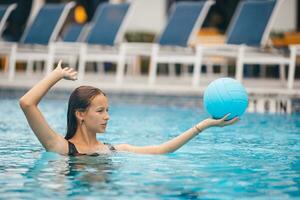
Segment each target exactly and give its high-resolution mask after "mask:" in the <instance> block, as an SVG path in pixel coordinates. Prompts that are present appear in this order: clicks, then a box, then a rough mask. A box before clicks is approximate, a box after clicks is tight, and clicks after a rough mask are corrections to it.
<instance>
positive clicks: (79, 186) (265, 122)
mask: <svg viewBox="0 0 300 200" xmlns="http://www.w3.org/2000/svg"><path fill="white" fill-rule="evenodd" d="M0 105H1V112H0V136H1V140H0V196H1V197H0V198H3V199H37V198H52V199H54V198H55V199H68V198H70V197H71V198H74V199H249V198H254V199H299V197H300V139H299V138H300V137H299V136H300V115H296V114H294V115H261V114H246V115H244V117H243V119H242V120H241V121H240V122H239V123H238V124H236V125H233V126H230V127H224V128H222V129H221V128H211V129H209V130H206V131H205V132H203V133H201V134H200V135H199V136H198V137H196V138H194V139H193V140H192V141H190V142H189V143H188V144H186V145H185V146H184V147H182V148H181V149H179V150H178V151H177V152H175V153H171V154H168V155H158V156H152V155H135V154H130V153H116V154H113V155H107V156H99V157H88V156H82V157H73V158H69V157H65V156H60V155H57V154H54V153H46V152H45V151H44V150H43V148H42V146H41V145H40V144H39V142H38V141H37V139H36V138H35V136H34V134H33V133H32V132H31V130H30V129H29V127H28V125H27V122H26V120H25V117H24V116H23V114H22V113H21V110H20V109H19V107H18V101H17V99H14V98H13V99H3V98H2V99H0ZM40 108H41V110H42V111H43V112H44V114H45V117H46V118H47V119H48V121H49V123H50V125H51V126H52V127H53V128H54V129H55V130H56V131H58V132H61V133H62V134H64V133H65V128H66V109H67V100H65V99H62V100H51V99H46V100H43V101H42V102H41V105H40ZM205 117H206V114H205V113H204V112H203V111H201V110H200V109H199V108H198V107H193V106H191V107H182V106H178V105H173V106H161V105H151V104H147V105H143V104H121V103H118V102H117V101H114V102H113V103H112V104H111V106H110V122H109V125H108V128H107V132H106V133H105V134H104V135H99V136H98V137H99V139H100V140H101V141H104V142H109V143H112V144H117V143H130V144H134V145H149V144H159V143H161V142H163V141H166V140H168V139H170V138H172V137H174V136H176V135H177V134H179V133H181V132H182V131H184V130H185V129H188V128H189V127H191V126H193V125H194V124H195V123H197V122H198V121H200V120H202V119H204V118H205Z"/></svg>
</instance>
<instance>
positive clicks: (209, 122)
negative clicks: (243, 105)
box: [200, 114, 239, 128]
mask: <svg viewBox="0 0 300 200" xmlns="http://www.w3.org/2000/svg"><path fill="white" fill-rule="evenodd" d="M229 115H230V114H227V115H225V116H224V117H223V118H221V119H212V118H208V119H205V120H203V121H202V122H200V124H201V123H203V124H201V125H204V127H206V128H208V127H212V126H219V127H223V126H227V125H230V124H234V123H236V122H237V121H238V120H239V118H238V117H235V118H233V119H231V120H228V121H226V119H227V117H228V116H229Z"/></svg>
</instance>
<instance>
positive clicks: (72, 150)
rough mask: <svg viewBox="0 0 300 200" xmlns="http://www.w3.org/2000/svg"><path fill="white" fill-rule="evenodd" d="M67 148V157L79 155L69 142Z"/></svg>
mask: <svg viewBox="0 0 300 200" xmlns="http://www.w3.org/2000/svg"><path fill="white" fill-rule="evenodd" d="M68 146H69V152H68V155H69V156H76V155H78V154H79V152H78V151H77V149H76V147H75V145H74V144H73V143H72V142H70V141H69V140H68Z"/></svg>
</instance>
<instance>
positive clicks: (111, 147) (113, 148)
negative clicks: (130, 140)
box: [103, 143, 117, 151]
mask: <svg viewBox="0 0 300 200" xmlns="http://www.w3.org/2000/svg"><path fill="white" fill-rule="evenodd" d="M103 144H104V145H107V147H108V149H109V150H111V151H117V149H116V148H115V147H114V146H113V145H111V144H109V143H103Z"/></svg>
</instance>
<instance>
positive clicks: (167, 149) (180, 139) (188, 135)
mask: <svg viewBox="0 0 300 200" xmlns="http://www.w3.org/2000/svg"><path fill="white" fill-rule="evenodd" d="M227 117H228V115H226V116H224V117H223V118H222V119H218V120H215V119H211V118H208V119H205V120H203V121H201V122H200V123H198V124H197V125H195V126H194V127H193V128H190V129H189V130H187V131H185V132H183V133H182V134H180V135H179V136H177V137H175V138H173V139H171V140H169V141H167V142H165V143H162V144H160V145H153V146H144V147H139V146H133V145H129V144H119V145H115V148H116V149H117V151H128V152H133V153H140V154H166V153H171V152H174V151H176V150H177V149H179V148H180V147H182V146H183V145H184V144H186V143H187V142H188V141H190V140H191V139H192V138H194V137H195V136H197V135H198V134H199V133H200V132H202V131H204V130H205V129H207V128H209V127H212V126H220V127H223V126H226V125H229V124H233V123H235V122H236V121H238V118H234V119H232V120H229V121H225V120H226V118H227Z"/></svg>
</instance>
